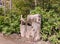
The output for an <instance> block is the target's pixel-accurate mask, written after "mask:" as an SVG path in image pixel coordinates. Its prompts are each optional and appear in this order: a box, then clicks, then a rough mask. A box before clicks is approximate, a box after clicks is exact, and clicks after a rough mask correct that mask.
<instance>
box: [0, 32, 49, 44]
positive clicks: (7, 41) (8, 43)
mask: <svg viewBox="0 0 60 44" xmlns="http://www.w3.org/2000/svg"><path fill="white" fill-rule="evenodd" d="M0 44H50V42H48V41H47V42H45V41H37V42H32V41H29V40H27V39H26V38H21V37H20V35H18V34H12V35H8V36H7V35H3V34H1V33H0Z"/></svg>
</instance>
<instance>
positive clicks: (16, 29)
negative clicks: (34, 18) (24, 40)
mask: <svg viewBox="0 0 60 44" xmlns="http://www.w3.org/2000/svg"><path fill="white" fill-rule="evenodd" d="M0 30H1V31H2V33H4V34H11V33H20V15H19V13H17V12H16V11H14V10H12V11H9V13H7V14H6V15H5V16H0Z"/></svg>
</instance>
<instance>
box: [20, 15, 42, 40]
mask: <svg viewBox="0 0 60 44" xmlns="http://www.w3.org/2000/svg"><path fill="white" fill-rule="evenodd" d="M23 22H24V21H23ZM40 30H41V16H40V14H35V15H28V16H27V22H25V25H23V24H21V25H20V32H21V37H26V38H28V39H32V40H34V41H37V40H39V39H40V37H41V34H40Z"/></svg>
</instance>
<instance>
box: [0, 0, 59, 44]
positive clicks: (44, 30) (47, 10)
mask: <svg viewBox="0 0 60 44" xmlns="http://www.w3.org/2000/svg"><path fill="white" fill-rule="evenodd" d="M35 1H36V2H35ZM6 2H7V0H6ZM11 3H12V9H11V10H10V9H8V7H6V10H5V12H4V7H0V32H2V33H4V34H12V33H20V15H23V17H24V18H26V16H27V15H28V14H40V15H41V16H42V21H41V22H42V25H41V26H42V27H41V34H42V40H44V41H51V42H52V44H60V0H19V1H17V0H12V2H11ZM35 4H36V5H35ZM6 5H7V4H6Z"/></svg>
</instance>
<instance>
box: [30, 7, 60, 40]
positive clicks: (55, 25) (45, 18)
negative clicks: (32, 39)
mask: <svg viewBox="0 0 60 44" xmlns="http://www.w3.org/2000/svg"><path fill="white" fill-rule="evenodd" d="M30 13H31V14H40V15H41V17H42V21H41V22H42V24H41V33H42V39H43V40H48V38H49V37H50V36H52V35H58V36H59V35H60V34H59V32H60V28H59V27H60V15H59V14H58V13H56V12H55V11H54V10H50V11H49V12H46V11H43V9H42V8H40V7H36V8H35V10H31V12H30ZM59 38H60V36H59ZM53 39H54V38H53ZM57 39H58V37H57Z"/></svg>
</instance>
